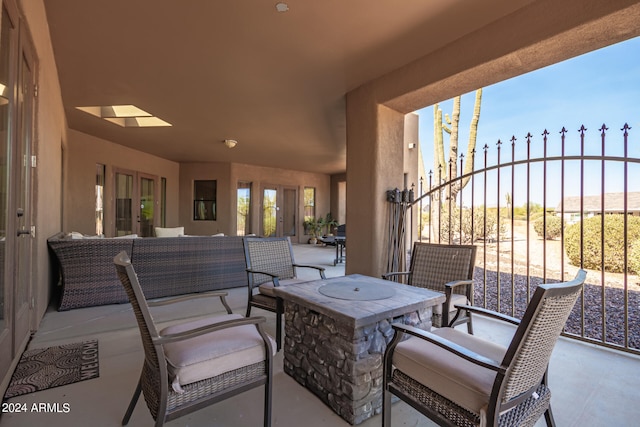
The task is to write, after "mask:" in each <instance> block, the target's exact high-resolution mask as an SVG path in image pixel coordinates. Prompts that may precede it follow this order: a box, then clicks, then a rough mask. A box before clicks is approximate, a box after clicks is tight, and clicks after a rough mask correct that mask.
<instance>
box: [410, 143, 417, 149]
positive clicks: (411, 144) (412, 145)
mask: <svg viewBox="0 0 640 427" xmlns="http://www.w3.org/2000/svg"><path fill="white" fill-rule="evenodd" d="M413 148H416V143H415V142H412V143H410V144H409V150H411V149H413Z"/></svg>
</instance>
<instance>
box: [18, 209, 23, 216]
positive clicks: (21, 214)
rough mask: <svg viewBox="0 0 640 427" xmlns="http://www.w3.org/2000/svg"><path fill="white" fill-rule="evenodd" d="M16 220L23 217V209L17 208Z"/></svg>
mask: <svg viewBox="0 0 640 427" xmlns="http://www.w3.org/2000/svg"><path fill="white" fill-rule="evenodd" d="M17 214H18V218H20V217H23V216H24V209H22V208H18V213H17Z"/></svg>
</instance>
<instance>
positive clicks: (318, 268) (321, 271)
mask: <svg viewBox="0 0 640 427" xmlns="http://www.w3.org/2000/svg"><path fill="white" fill-rule="evenodd" d="M293 266H294V267H296V268H297V267H301V268H313V269H316V270H318V272H319V273H320V277H321V278H323V279H326V277H325V275H324V270H325V268H324V267H320V266H317V265H309V264H293Z"/></svg>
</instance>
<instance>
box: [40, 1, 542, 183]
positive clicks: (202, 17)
mask: <svg viewBox="0 0 640 427" xmlns="http://www.w3.org/2000/svg"><path fill="white" fill-rule="evenodd" d="M530 2H531V0H483V1H480V0H429V1H427V0H402V1H397V0H322V1H320V0H290V1H287V2H286V3H287V4H288V6H289V11H288V12H285V13H278V12H277V11H276V8H275V4H276V1H269V0H226V1H220V0H186V1H176V0H135V1H131V0H109V1H87V0H64V1H61V0H45V5H46V9H47V15H48V21H49V26H50V31H51V38H52V42H53V48H54V53H55V57H56V63H57V66H58V73H59V78H60V83H61V87H62V96H63V101H64V105H65V109H66V114H67V120H68V124H69V127H70V128H72V129H75V130H78V131H81V132H85V133H87V134H91V135H94V136H97V137H100V138H103V139H106V140H109V141H112V142H115V143H118V144H122V145H125V146H128V147H132V148H135V149H138V150H142V151H145V152H148V153H152V154H155V155H157V156H160V157H163V158H166V159H170V160H174V161H178V162H196V161H221V162H238V163H248V164H255V165H263V166H270V167H280V168H287V169H294V170H306V171H313V172H322V173H337V172H342V171H344V170H345V167H346V141H345V94H346V93H347V92H348V91H350V90H352V89H354V88H356V87H358V86H360V85H362V84H364V83H366V82H368V81H370V80H372V79H375V78H377V77H380V76H382V75H384V74H386V73H388V72H390V71H393V70H395V69H397V68H399V67H401V66H403V65H405V64H407V63H409V62H411V61H413V60H416V59H418V58H420V57H422V56H424V55H426V54H428V53H430V52H432V51H434V50H436V49H438V48H440V47H442V46H445V45H446V44H448V43H450V42H452V41H454V40H456V39H458V38H460V37H462V36H463V35H465V34H468V33H471V32H473V31H475V30H477V29H479V28H481V27H483V26H485V25H487V24H489V23H490V22H493V21H495V20H497V19H498V18H500V17H503V16H505V15H507V14H509V13H511V12H513V11H514V10H516V9H518V8H521V7H523V6H524V5H526V4H528V3H530ZM117 104H134V105H136V106H138V107H140V108H142V109H144V110H146V111H148V112H149V113H151V114H153V115H155V116H158V117H160V118H161V119H163V120H165V121H168V122H170V123H172V124H173V126H172V127H161V128H122V127H120V126H117V125H114V124H112V123H108V122H106V121H103V120H101V119H98V118H96V117H94V116H92V115H89V114H87V113H84V112H82V111H79V110H77V109H76V108H75V107H83V106H96V105H117ZM425 106H426V105H425ZM224 139H236V140H238V145H237V147H236V148H234V149H228V148H226V147H225V146H224V144H223V143H222V141H223V140H224Z"/></svg>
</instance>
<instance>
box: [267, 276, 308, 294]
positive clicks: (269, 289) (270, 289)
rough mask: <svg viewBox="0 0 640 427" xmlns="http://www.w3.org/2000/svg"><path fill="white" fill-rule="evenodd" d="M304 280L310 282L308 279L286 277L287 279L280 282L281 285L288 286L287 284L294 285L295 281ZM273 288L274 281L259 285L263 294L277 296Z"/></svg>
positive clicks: (302, 281) (300, 281) (301, 281)
mask: <svg viewBox="0 0 640 427" xmlns="http://www.w3.org/2000/svg"><path fill="white" fill-rule="evenodd" d="M304 282H308V280H300V279H286V280H280V281H279V282H278V283H279V284H280V286H287V285H293V284H294V283H304ZM273 288H274V286H273V282H266V283H263V284H261V285H260V286H258V290H259V291H260V293H261V294H262V295H267V296H270V297H273V298H275V297H276V294H275V292H273Z"/></svg>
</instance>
